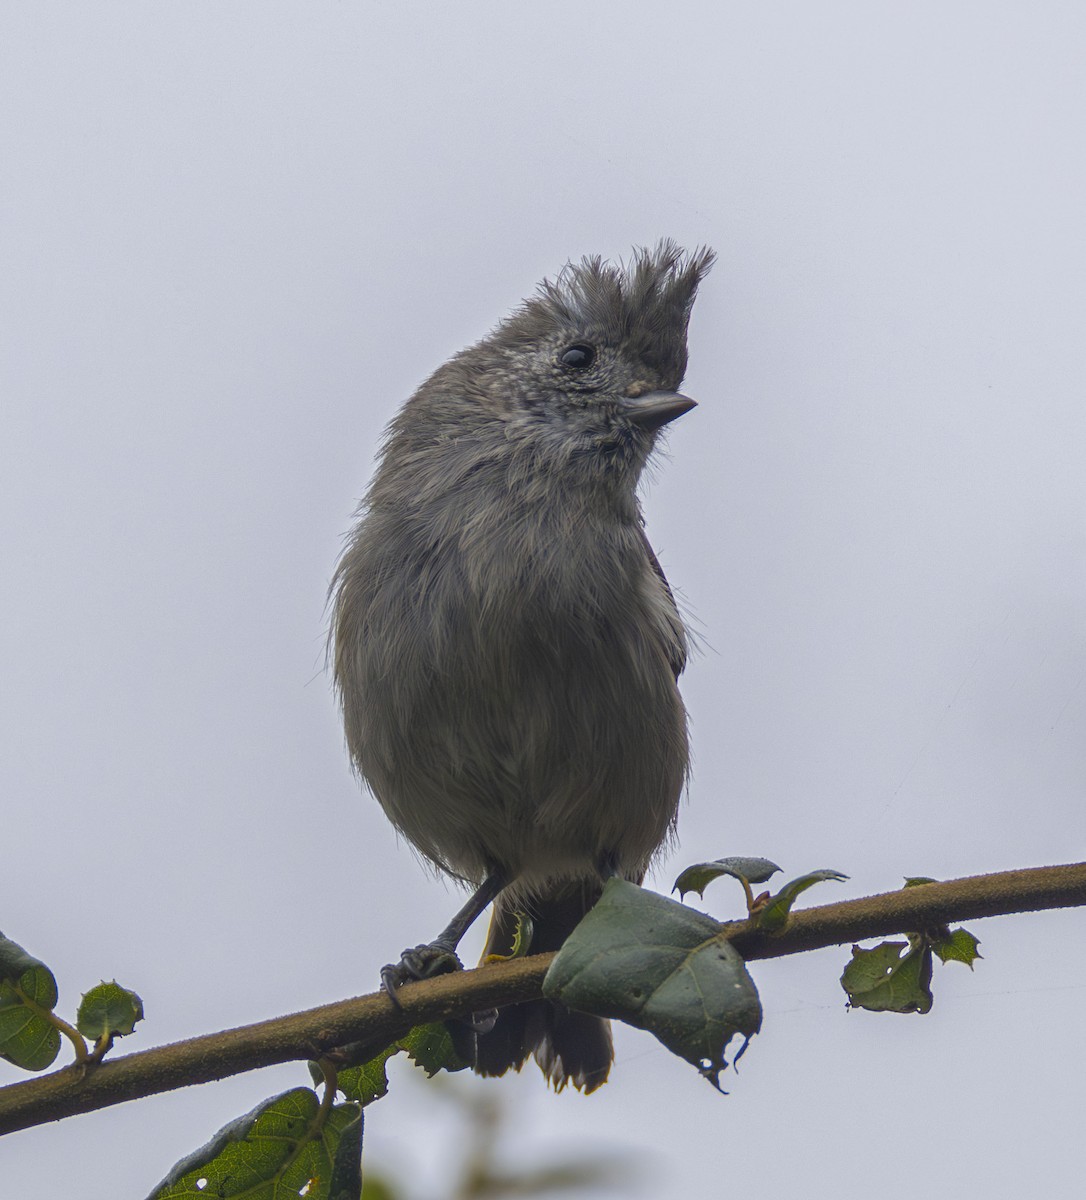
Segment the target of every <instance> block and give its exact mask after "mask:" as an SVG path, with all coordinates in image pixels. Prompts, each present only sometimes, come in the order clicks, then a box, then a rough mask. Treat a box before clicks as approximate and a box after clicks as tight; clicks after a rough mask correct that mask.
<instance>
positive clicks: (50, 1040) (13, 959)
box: [0, 933, 60, 1071]
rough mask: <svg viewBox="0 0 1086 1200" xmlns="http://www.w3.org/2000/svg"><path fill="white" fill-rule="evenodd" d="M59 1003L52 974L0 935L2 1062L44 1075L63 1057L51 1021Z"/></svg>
mask: <svg viewBox="0 0 1086 1200" xmlns="http://www.w3.org/2000/svg"><path fill="white" fill-rule="evenodd" d="M56 1002H57V981H56V979H54V977H53V972H52V971H50V970H49V968H48V967H47V966H46V965H45V963H43V962H41V961H40V960H39V959H36V958H34V957H33V955H30V954H28V953H27V952H26V951H25V950H24V949H23V948H22V946H20V945H18V944H17V943H16V942H13V941H11V940H10V939H8V938H6V937H4V935H3V934H2V933H0V1058H6V1059H7V1060H8V1062H10V1063H14V1064H15V1066H17V1067H22V1068H23V1070H24V1071H44V1070H45V1068H46V1067H48V1066H50V1065H51V1064H52V1063H53V1062H54V1060H55V1059H56V1057H57V1055H58V1054H59V1053H60V1032H59V1030H58V1029H57V1027H56V1026H55V1025H54V1024H53V1023H52V1021H50V1020H49V1014H50V1013H51V1012H52V1011H53V1008H54V1007H55V1005H56Z"/></svg>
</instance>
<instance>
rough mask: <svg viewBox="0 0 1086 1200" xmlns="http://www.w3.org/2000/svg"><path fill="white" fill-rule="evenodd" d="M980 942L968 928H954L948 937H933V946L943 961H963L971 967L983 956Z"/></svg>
mask: <svg viewBox="0 0 1086 1200" xmlns="http://www.w3.org/2000/svg"><path fill="white" fill-rule="evenodd" d="M979 945H980V942H979V941H978V939H977V938H975V937H974V936H973V935H972V934H971V933H970V932H969V930H968V929H960V928H959V929H952V930H951V931H950V936H949V937H946V938H933V939H932V942H931V948H932V949H933V950H934V951H935V953H936V954H938V955H939V957H940V958H941V959H942V961H943V962H963V963H965V965H966V966H967V967H968V968H969V969H970V971H971V970H972V969H973V963H974V962H975V961H976V960H977V959H978V958H983V957H984V955H982V954H981V953H980V952H979V951H978V950H977V947H978V946H979Z"/></svg>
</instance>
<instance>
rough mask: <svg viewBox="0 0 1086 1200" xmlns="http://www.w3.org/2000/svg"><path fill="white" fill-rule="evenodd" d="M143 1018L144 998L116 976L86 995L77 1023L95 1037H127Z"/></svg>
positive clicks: (80, 1028) (82, 1030)
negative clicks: (122, 983)
mask: <svg viewBox="0 0 1086 1200" xmlns="http://www.w3.org/2000/svg"><path fill="white" fill-rule="evenodd" d="M142 1020H143V1001H142V1000H141V999H140V998H139V996H137V995H136V993H135V992H133V991H129V989H128V988H125V987H121V985H120V984H119V983H118V982H117V981H116V979H114V980H113V982H112V983H106V982H105V980H103V981H102V982H101V983H100V984H98V985H97V986H96V987H92V988H91V989H90V991H88V992H84V993H83V999H82V1001H81V1003H80V1005H79V1012H78V1013H77V1014H76V1019H75V1027H76V1029H78V1030H79V1032H80V1033H81V1034H82V1035H83V1036H84V1037H87V1038H91V1039H92V1040H93V1041H97V1040H98V1039H99V1038H101V1037H127V1036H128V1035H129V1034H130V1033H131V1032H132V1031H133V1029H135V1027H136V1022H137V1021H142Z"/></svg>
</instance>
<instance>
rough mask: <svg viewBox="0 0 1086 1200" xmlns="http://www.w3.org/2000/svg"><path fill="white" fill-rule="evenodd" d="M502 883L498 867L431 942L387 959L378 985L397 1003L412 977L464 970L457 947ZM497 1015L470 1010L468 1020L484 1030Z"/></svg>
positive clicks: (479, 1031)
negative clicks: (398, 991)
mask: <svg viewBox="0 0 1086 1200" xmlns="http://www.w3.org/2000/svg"><path fill="white" fill-rule="evenodd" d="M504 887H505V877H504V876H503V875H502V874H500V873H499V872H497V871H492V872H491V873H490V874H489V875H488V876H487V877H486V878H485V879H484V880H483V882H482V883H481V884H480V885H479V886H478V887H477V888H476V889H475V891H474V892H473V893H472V895H471V897H470V899H469V900H468V902H467V904H465V905H464V907H463V908H462V909H461V910H460V911H459V912H458V913H457V914H456V916H455V917H453V919H452V920H451V921H450V922H449V923H448V925H446V926H445V928H444V929H443V930H442V931H441V932H440V933H439V934H438V935H437V937H436V938H434V940H433V941H432V942H426V943H425V944H424V945H422V946H415V947H414V948H410V949H407V950H405V951H404V952H403V954H402V955H401V956H400V961H399V962H398V963H389V964H388V965H387V966H385V967H382V968H381V986H382V987H383V988H384V990H385V991H386V992H387V993H388V996H389V999H390V1000H391V1001H392V1002H393V1003H394V1004H395V1005H396V1006H397V1007H399V1004H400V1002H399V1000H398V999H397V997H396V989H397V988H398V987H400V986H401V985H403V984H405V983H410V982H411V981H413V980H419V979H432V978H433V977H434V976H435V975H445V974H447V973H448V972H450V971H460V970H463V963H461V961H460V959H459V958H457V955H456V948H457V946H459V945H460V940H461V938H463V936H464V934H465V933H467V931H468V929H469V928H470V926H471V924H472V922H473V921H474V920H475V919H476V917H478V916H479V914H480V913H481V912H482V911H483V909H484V908H486V906H487V905H488V904H489V903H490V902H491V900H493V899H494V897H495V896H497V894H498V893H499V892H500V891H501V890H502V888H504ZM497 1017H498V1014H497V1012H496V1011H495V1010H490V1011H488V1012H485V1013H473V1014H472V1019H471V1021H470V1022H469V1024H470V1025H471V1027H472V1028H473V1029H474V1030H475V1031H476V1032H477V1033H486V1032H488V1031H489V1030H490V1029H492V1028H493V1026H494V1022H495V1021H496V1020H497Z"/></svg>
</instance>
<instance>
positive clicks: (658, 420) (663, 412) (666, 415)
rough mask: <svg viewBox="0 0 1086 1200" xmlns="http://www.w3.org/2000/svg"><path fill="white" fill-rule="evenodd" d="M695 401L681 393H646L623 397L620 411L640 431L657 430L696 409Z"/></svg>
mask: <svg viewBox="0 0 1086 1200" xmlns="http://www.w3.org/2000/svg"><path fill="white" fill-rule="evenodd" d="M697 403H698V402H697V401H696V400H691V399H690V397H689V396H684V395H683V394H682V392H646V393H645V394H644V395H643V396H624V397H623V398H622V400H620V401H619V404H620V406H621V408H622V411H623V412H624V413H625V414H626V416H627V417H629V419H630V420H631V421H632V422H633V423H634V424H635V425H639V426H640V427H641V428H642V429H647V430H653V429H659V428H660V427H661V426H663V425H666V424H667V423H668V422H669V421H674V420H675V418H676V417H681V416H682V415H683V413H686V412H689V411H690V410H691V409H692V408H695V407H697Z"/></svg>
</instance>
